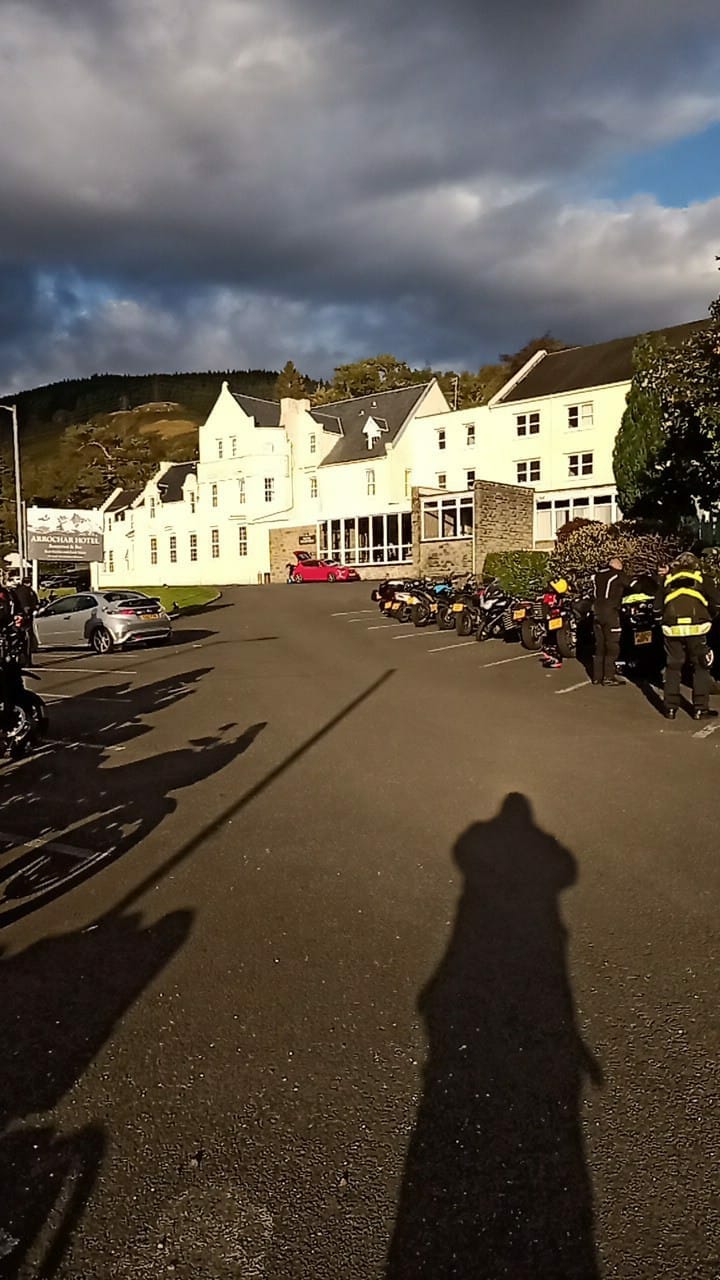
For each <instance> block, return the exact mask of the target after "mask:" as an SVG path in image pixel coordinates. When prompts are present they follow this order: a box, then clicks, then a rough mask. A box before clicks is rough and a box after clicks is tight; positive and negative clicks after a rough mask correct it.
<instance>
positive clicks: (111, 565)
mask: <svg viewBox="0 0 720 1280" xmlns="http://www.w3.org/2000/svg"><path fill="white" fill-rule="evenodd" d="M114 572H115V556H114V555H113V553H112V551H108V573H114Z"/></svg>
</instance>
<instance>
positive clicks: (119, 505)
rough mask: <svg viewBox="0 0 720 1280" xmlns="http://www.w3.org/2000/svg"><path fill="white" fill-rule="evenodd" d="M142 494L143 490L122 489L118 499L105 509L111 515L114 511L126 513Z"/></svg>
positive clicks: (114, 499)
mask: <svg viewBox="0 0 720 1280" xmlns="http://www.w3.org/2000/svg"><path fill="white" fill-rule="evenodd" d="M141 493H142V489H121V491H120V493H119V494H118V495H117V497H115V498H113V500H112V502H111V503H109V504H108V506H107V507H106V508H105V512H106V514H108V515H109V514H110V513H111V512H113V511H126V510H127V508H128V507H131V506H132V504H133V502H134V501H135V499H136V498H139V497H140V494H141Z"/></svg>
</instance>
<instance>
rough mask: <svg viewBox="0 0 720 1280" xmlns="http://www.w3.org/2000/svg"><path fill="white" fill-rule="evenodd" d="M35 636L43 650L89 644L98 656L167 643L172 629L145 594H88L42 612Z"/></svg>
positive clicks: (68, 598) (159, 607)
mask: <svg viewBox="0 0 720 1280" xmlns="http://www.w3.org/2000/svg"><path fill="white" fill-rule="evenodd" d="M35 636H36V639H37V642H38V645H39V646H40V648H41V649H55V648H57V649H66V648H73V647H75V646H76V645H78V646H79V645H83V646H84V645H88V644H89V645H90V647H91V649H94V650H95V652H96V653H111V652H112V650H113V649H120V648H122V647H123V646H124V645H129V644H139V643H142V642H144V641H146V642H150V643H152V642H153V641H154V642H155V643H161V642H163V641H167V640H169V639H170V637H171V636H172V626H171V623H170V619H169V617H168V615H167V614H166V612H165V610H164V609H163V607H162V605H161V604H160V601H159V600H155V599H153V598H152V597H151V596H146V595H143V593H142V591H84V592H82V593H81V594H79V595H76V596H65V597H63V599H62V600H53V602H52V604H46V605H45V606H44V607H43V608H41V609H40V610H38V612H37V614H36V615H35Z"/></svg>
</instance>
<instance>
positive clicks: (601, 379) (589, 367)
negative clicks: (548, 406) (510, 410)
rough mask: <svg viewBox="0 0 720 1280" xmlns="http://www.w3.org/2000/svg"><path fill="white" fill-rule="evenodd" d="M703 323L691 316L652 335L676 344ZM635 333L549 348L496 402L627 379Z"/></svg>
mask: <svg viewBox="0 0 720 1280" xmlns="http://www.w3.org/2000/svg"><path fill="white" fill-rule="evenodd" d="M707 324H708V321H707V320H693V321H691V322H690V324H676V325H674V326H673V327H672V328H670V329H658V330H656V331H655V332H654V334H653V335H652V336H657V335H659V334H662V335H663V337H665V338H666V339H667V341H668V343H669V344H670V345H671V346H674V347H677V346H679V345H680V343H681V342H685V341H686V339H687V338H691V337H692V335H693V334H694V333H697V332H698V330H699V329H704V328H705V327H706V326H707ZM639 337H642V334H635V335H634V336H633V337H631V338H613V339H612V341H611V342H597V343H595V344H594V345H593V346H591V347H571V348H570V350H569V351H553V352H551V354H550V355H547V356H544V357H543V359H542V360H540V361H538V363H537V364H536V365H534V367H533V368H532V369H530V371H529V372H528V374H527V375H526V377H524V378H521V380H520V382H517V383H516V384H515V386H514V387H512V388H511V389H510V391H508V393H507V395H502V393H501V395H500V396H499V398H498V403H501V404H512V403H513V401H517V400H535V399H538V398H539V397H540V396H552V395H558V394H560V393H562V392H565V391H579V390H580V389H581V388H585V387H588V388H590V387H604V386H608V385H610V384H612V383H613V382H629V381H630V379H631V378H632V375H633V365H632V356H633V350H634V348H635V343H636V342H637V340H638V338H639Z"/></svg>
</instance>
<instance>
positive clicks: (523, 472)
mask: <svg viewBox="0 0 720 1280" xmlns="http://www.w3.org/2000/svg"><path fill="white" fill-rule="evenodd" d="M515 467H516V475H517V482H518V484H528V483H530V484H537V483H538V481H539V479H540V459H539V458H530V459H528V460H527V462H516V464H515Z"/></svg>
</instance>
